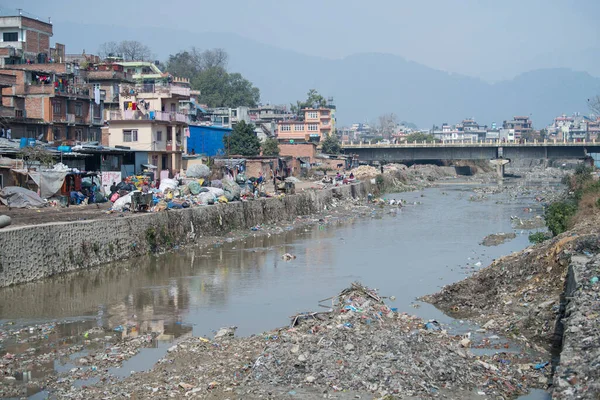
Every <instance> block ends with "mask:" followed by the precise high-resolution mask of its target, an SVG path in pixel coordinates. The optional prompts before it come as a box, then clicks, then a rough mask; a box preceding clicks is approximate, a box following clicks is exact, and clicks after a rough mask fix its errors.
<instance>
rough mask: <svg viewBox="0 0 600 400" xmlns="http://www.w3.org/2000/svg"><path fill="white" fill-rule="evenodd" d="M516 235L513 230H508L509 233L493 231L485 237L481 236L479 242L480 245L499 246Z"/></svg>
mask: <svg viewBox="0 0 600 400" xmlns="http://www.w3.org/2000/svg"><path fill="white" fill-rule="evenodd" d="M516 237H517V234H516V233H514V232H510V233H494V234H491V235H487V236H486V237H485V238H483V241H482V242H481V245H482V246H488V247H489V246H499V245H501V244H502V243H504V242H507V241H509V240H512V239H514V238H516Z"/></svg>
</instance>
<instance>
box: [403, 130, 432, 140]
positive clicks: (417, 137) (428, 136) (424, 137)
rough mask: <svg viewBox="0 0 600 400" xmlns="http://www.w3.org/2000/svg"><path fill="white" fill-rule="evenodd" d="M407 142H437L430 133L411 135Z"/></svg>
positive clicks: (407, 137)
mask: <svg viewBox="0 0 600 400" xmlns="http://www.w3.org/2000/svg"><path fill="white" fill-rule="evenodd" d="M406 141H407V142H408V143H412V142H415V141H417V142H423V141H425V142H427V143H432V142H435V137H434V136H433V135H432V134H429V133H421V132H416V133H411V134H410V135H408V136H406Z"/></svg>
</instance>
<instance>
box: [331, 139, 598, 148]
mask: <svg viewBox="0 0 600 400" xmlns="http://www.w3.org/2000/svg"><path fill="white" fill-rule="evenodd" d="M341 145H342V148H346V149H352V148H367V147H375V148H377V147H384V148H394V147H398V148H403V147H535V146H540V147H543V146H597V145H600V141H596V139H593V140H587V141H576V140H557V139H551V140H533V141H527V140H523V141H519V142H516V141H515V142H499V141H497V140H479V141H475V140H472V141H471V140H453V141H445V142H427V141H422V142H418V141H414V142H402V143H381V142H377V143H372V142H370V141H368V142H358V141H356V142H355V141H345V142H342V143H341Z"/></svg>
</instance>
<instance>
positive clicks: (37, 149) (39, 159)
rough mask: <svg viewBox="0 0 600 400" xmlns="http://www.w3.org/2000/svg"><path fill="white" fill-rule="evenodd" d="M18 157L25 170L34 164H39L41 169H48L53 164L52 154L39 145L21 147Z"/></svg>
mask: <svg viewBox="0 0 600 400" xmlns="http://www.w3.org/2000/svg"><path fill="white" fill-rule="evenodd" d="M18 155H19V157H20V158H21V159H23V162H24V163H25V168H26V169H27V170H29V169H30V168H31V167H33V165H35V164H39V165H40V166H43V167H50V166H52V165H53V164H54V156H53V155H52V153H51V152H50V151H49V150H48V149H46V148H45V147H43V146H39V145H36V146H26V147H23V148H22V149H21V150H20V151H19V154H18Z"/></svg>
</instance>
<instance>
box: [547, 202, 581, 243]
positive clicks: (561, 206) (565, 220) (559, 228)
mask: <svg viewBox="0 0 600 400" xmlns="http://www.w3.org/2000/svg"><path fill="white" fill-rule="evenodd" d="M576 212H577V205H576V204H575V203H572V202H570V201H557V202H554V203H552V204H550V205H549V206H548V208H547V209H546V211H545V212H544V220H545V221H546V226H547V227H548V229H550V232H552V234H553V235H554V236H556V235H559V234H561V233H563V232H565V231H566V230H567V229H568V225H569V221H570V219H571V217H572V216H573V215H575V213H576Z"/></svg>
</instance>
